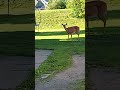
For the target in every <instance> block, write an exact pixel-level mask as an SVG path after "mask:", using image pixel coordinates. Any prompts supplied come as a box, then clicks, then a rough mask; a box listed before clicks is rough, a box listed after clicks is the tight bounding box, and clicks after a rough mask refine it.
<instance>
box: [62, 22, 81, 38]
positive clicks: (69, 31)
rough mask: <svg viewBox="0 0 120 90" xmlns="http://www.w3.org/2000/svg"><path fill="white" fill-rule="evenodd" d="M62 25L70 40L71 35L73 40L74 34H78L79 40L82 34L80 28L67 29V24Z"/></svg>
mask: <svg viewBox="0 0 120 90" xmlns="http://www.w3.org/2000/svg"><path fill="white" fill-rule="evenodd" d="M62 25H63V27H64V29H65V30H66V32H67V34H68V38H69V35H71V38H72V34H74V33H76V34H78V38H79V32H80V30H79V27H78V26H73V27H68V28H66V25H67V24H65V25H64V24H62Z"/></svg>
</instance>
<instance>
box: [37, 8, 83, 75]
mask: <svg viewBox="0 0 120 90" xmlns="http://www.w3.org/2000/svg"><path fill="white" fill-rule="evenodd" d="M39 13H40V14H41V26H40V32H38V30H36V33H35V48H36V49H50V50H53V53H52V54H51V55H50V56H49V57H48V59H47V60H45V62H43V63H42V64H41V65H40V66H39V68H38V69H37V70H36V76H41V75H43V74H46V73H47V74H51V76H52V75H54V74H56V73H58V72H60V71H63V70H65V69H66V68H68V67H70V66H71V64H72V55H74V54H84V52H85V32H84V27H85V26H84V25H85V24H84V23H85V22H84V19H76V18H72V17H71V16H70V13H71V10H66V9H65V10H44V11H40V12H38V11H36V16H37V17H36V20H38V21H39V19H37V18H39V15H40V14H39ZM62 23H68V26H72V25H78V26H79V27H80V30H81V32H80V38H79V39H78V38H77V35H76V34H74V35H73V38H72V39H68V37H67V34H66V32H65V30H64V29H63V27H62V25H61V24H62Z"/></svg>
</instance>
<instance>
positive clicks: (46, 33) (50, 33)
mask: <svg viewBox="0 0 120 90" xmlns="http://www.w3.org/2000/svg"><path fill="white" fill-rule="evenodd" d="M84 33H85V30H81V31H80V34H84ZM54 35H67V33H66V31H60V32H36V33H35V36H54Z"/></svg>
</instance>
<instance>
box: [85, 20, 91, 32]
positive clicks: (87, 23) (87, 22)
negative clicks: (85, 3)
mask: <svg viewBox="0 0 120 90" xmlns="http://www.w3.org/2000/svg"><path fill="white" fill-rule="evenodd" d="M86 25H87V30H88V34H89V33H90V31H89V21H88V20H86Z"/></svg>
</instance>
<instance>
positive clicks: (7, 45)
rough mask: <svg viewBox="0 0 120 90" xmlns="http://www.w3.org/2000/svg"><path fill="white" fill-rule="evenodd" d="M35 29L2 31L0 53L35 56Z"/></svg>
mask: <svg viewBox="0 0 120 90" xmlns="http://www.w3.org/2000/svg"><path fill="white" fill-rule="evenodd" d="M33 37H34V31H17V32H0V53H1V54H5V55H6V54H7V55H23V56H34V38H33Z"/></svg>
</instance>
